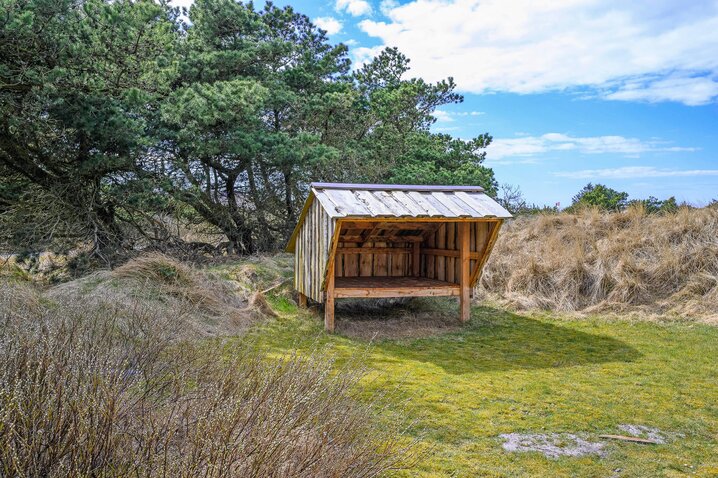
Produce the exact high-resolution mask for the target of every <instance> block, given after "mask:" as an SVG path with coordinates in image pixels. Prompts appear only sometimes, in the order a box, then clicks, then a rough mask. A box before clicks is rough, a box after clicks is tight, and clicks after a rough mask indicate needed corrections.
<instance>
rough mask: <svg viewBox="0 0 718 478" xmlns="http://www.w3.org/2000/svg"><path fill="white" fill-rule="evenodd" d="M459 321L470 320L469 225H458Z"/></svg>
mask: <svg viewBox="0 0 718 478" xmlns="http://www.w3.org/2000/svg"><path fill="white" fill-rule="evenodd" d="M458 226H459V261H460V269H459V270H460V271H461V272H460V273H461V276H460V277H459V287H460V291H459V319H460V320H461V322H468V321H469V319H470V318H471V270H470V266H471V229H470V223H468V222H460V223H459V225H458Z"/></svg>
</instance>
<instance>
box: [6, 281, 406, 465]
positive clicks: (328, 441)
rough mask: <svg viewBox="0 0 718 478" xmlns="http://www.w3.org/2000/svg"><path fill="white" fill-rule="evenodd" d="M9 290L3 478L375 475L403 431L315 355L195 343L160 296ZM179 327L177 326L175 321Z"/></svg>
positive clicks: (353, 379) (394, 460) (396, 451)
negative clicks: (275, 356)
mask: <svg viewBox="0 0 718 478" xmlns="http://www.w3.org/2000/svg"><path fill="white" fill-rule="evenodd" d="M60 297H61V299H63V300H62V301H61V302H54V301H50V300H49V299H48V298H47V296H44V297H43V296H40V295H39V293H37V292H36V291H35V290H34V289H32V288H30V287H29V286H22V285H11V284H2V286H1V287H0V360H2V363H3V367H2V368H1V369H0V476H47V477H60V476H104V477H119V476H123V477H124V476H146V477H154V476H177V477H190V476H205V477H340V476H341V477H344V476H348V477H369V476H377V475H379V474H381V473H383V472H386V471H387V470H391V469H393V468H395V467H397V466H398V463H399V460H400V459H401V457H402V456H403V453H404V449H403V448H402V447H401V446H400V445H399V444H398V441H399V440H400V439H401V432H400V429H398V428H396V427H395V426H393V425H389V424H388V423H382V424H379V423H378V422H377V420H376V418H375V417H376V415H377V411H376V410H375V407H377V406H380V405H379V403H378V402H373V401H371V400H369V402H367V401H366V400H365V399H364V400H361V401H360V400H358V399H357V397H356V396H355V395H356V393H359V392H358V388H357V387H356V384H357V381H358V380H360V378H361V377H362V372H361V370H358V369H356V368H345V369H341V368H339V373H333V372H334V371H335V370H336V368H337V367H335V365H334V364H333V363H332V360H331V357H329V356H327V355H326V354H325V353H324V352H323V351H321V350H318V351H315V352H314V353H311V354H309V355H308V356H304V358H302V357H300V356H292V357H289V358H288V359H285V360H270V359H268V358H267V357H266V356H265V355H263V354H262V353H261V352H259V351H257V350H255V349H253V348H252V347H251V346H238V345H233V344H236V341H235V342H225V341H221V340H219V339H215V340H209V341H207V340H204V341H197V340H196V337H193V339H195V340H189V339H186V338H184V337H183V335H182V334H178V333H177V332H176V330H175V329H176V328H178V327H180V328H181V327H183V326H186V325H187V324H188V323H189V322H192V321H193V320H195V319H194V316H193V315H192V313H191V311H190V312H187V313H185V314H184V315H179V316H178V315H177V314H178V313H179V312H178V310H168V309H166V308H165V307H163V306H162V305H161V304H157V303H155V302H151V301H145V300H138V301H136V302H134V303H133V304H131V303H129V302H128V301H129V299H128V298H127V297H125V298H124V299H123V300H122V301H120V302H118V301H117V300H116V297H114V296H111V297H108V298H102V297H98V295H97V289H93V290H90V291H89V292H88V293H87V294H85V296H84V297H83V296H82V295H75V296H73V299H74V300H67V299H68V298H69V296H67V295H61V296H60ZM178 324H179V325H178Z"/></svg>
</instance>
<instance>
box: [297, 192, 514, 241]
mask: <svg viewBox="0 0 718 478" xmlns="http://www.w3.org/2000/svg"><path fill="white" fill-rule="evenodd" d="M314 199H316V200H317V201H319V203H320V204H321V206H322V208H323V209H324V210H325V211H326V212H327V214H328V215H329V216H330V217H331V218H333V219H341V218H363V217H372V218H373V217H376V218H383V217H386V218H392V217H394V218H402V217H403V218H407V219H409V218H443V217H445V218H447V219H457V218H476V219H480V218H496V219H506V218H510V217H512V216H511V214H510V213H509V212H508V211H507V210H506V209H504V208H503V207H501V206H500V205H499V204H498V203H497V202H496V201H494V200H493V199H491V197H489V196H488V195H487V194H486V193H484V189H483V188H481V187H479V186H425V185H404V184H343V183H312V184H311V190H310V194H309V197H308V198H307V202H306V203H305V204H304V208H303V209H302V213H301V215H300V216H299V220H298V221H297V225H296V227H295V228H294V232H293V233H292V236H291V237H290V239H289V243H288V244H287V251H288V252H294V242H295V240H296V237H297V233H298V232H299V229H300V228H301V226H302V223H303V222H304V218H305V217H306V214H307V210H308V209H309V205H310V204H311V202H312V201H313V200H314Z"/></svg>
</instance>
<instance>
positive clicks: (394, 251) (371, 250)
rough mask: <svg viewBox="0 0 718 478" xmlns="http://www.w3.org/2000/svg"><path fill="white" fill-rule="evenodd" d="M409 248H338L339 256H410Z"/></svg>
mask: <svg viewBox="0 0 718 478" xmlns="http://www.w3.org/2000/svg"><path fill="white" fill-rule="evenodd" d="M410 253H411V249H409V248H408V247H338V248H337V254H410Z"/></svg>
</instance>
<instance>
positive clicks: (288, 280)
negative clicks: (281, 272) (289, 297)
mask: <svg viewBox="0 0 718 478" xmlns="http://www.w3.org/2000/svg"><path fill="white" fill-rule="evenodd" d="M291 280H292V279H284V280H282V281H281V282H277V283H276V284H274V285H273V286H271V287H270V288H269V289H265V290H263V291H262V294H267V293H269V292H272V291H273V290H274V289H276V288H278V287H280V286H283V285H284V284H287V283H289V282H291Z"/></svg>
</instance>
